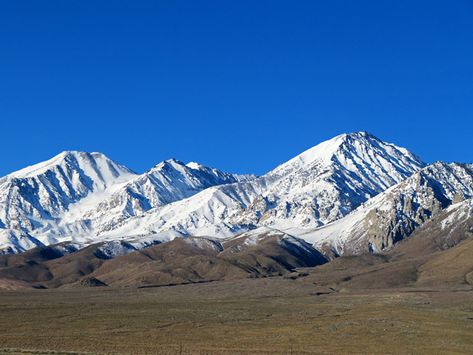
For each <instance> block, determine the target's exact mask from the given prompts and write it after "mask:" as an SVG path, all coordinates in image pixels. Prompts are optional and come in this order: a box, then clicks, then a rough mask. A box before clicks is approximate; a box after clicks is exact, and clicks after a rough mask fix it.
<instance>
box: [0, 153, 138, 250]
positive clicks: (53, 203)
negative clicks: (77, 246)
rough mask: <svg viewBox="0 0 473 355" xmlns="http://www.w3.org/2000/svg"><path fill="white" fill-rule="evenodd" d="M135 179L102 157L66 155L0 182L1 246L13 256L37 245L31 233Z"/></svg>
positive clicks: (80, 154) (123, 168)
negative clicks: (79, 205)
mask: <svg viewBox="0 0 473 355" xmlns="http://www.w3.org/2000/svg"><path fill="white" fill-rule="evenodd" d="M134 176H135V174H134V173H132V172H131V171H130V170H129V169H127V168H126V167H124V166H122V165H120V164H117V163H116V162H114V161H113V160H111V159H109V158H107V157H106V156H104V155H103V154H100V153H84V152H76V151H66V152H63V153H61V154H59V155H57V156H56V157H54V158H52V159H50V160H48V161H46V162H43V163H40V164H37V165H33V166H31V167H28V168H25V169H22V170H19V171H17V172H14V173H12V174H9V175H7V176H5V177H4V178H2V179H0V238H1V239H0V242H1V244H3V245H2V248H5V247H7V248H9V249H10V250H11V251H17V250H22V249H28V248H30V247H31V246H32V245H41V243H48V240H43V241H39V240H38V239H36V238H34V237H33V236H32V235H31V233H32V232H33V231H37V230H39V229H41V228H43V227H45V226H48V225H49V224H50V223H53V224H54V223H57V222H58V221H59V220H60V218H61V217H62V215H63V214H64V213H65V212H66V211H68V210H69V209H70V208H71V206H73V205H74V204H76V203H78V202H80V201H84V200H86V199H87V198H88V199H91V200H95V199H97V198H100V196H101V195H102V194H103V193H104V192H105V191H106V190H107V189H109V188H110V187H111V186H114V185H116V184H119V183H123V182H125V181H127V180H129V179H131V178H132V177H134Z"/></svg>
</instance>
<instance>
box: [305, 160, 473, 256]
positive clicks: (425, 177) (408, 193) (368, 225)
mask: <svg viewBox="0 0 473 355" xmlns="http://www.w3.org/2000/svg"><path fill="white" fill-rule="evenodd" d="M471 197H473V165H469V164H457V163H451V164H446V163H442V162H437V163H434V164H432V165H429V166H427V167H425V168H423V169H422V170H420V171H418V172H417V173H415V174H414V175H412V176H411V177H409V178H407V179H406V180H404V181H402V182H400V183H399V184H397V185H395V186H393V187H391V188H390V189H388V190H386V191H385V192H383V193H381V194H379V195H378V196H376V197H374V198H372V199H371V200H369V201H368V202H366V203H365V204H363V205H362V206H360V207H359V208H358V209H356V210H355V211H353V212H352V213H351V214H349V215H348V216H346V217H344V218H342V219H340V220H338V221H336V222H334V223H331V224H329V225H327V226H324V227H322V228H318V229H316V230H314V231H311V232H303V233H302V234H300V237H302V238H304V239H306V240H308V241H311V242H312V243H314V244H315V245H316V246H318V247H319V248H321V249H327V248H333V249H334V250H335V252H336V253H338V254H346V253H355V254H357V253H362V252H367V251H373V252H380V251H382V250H384V249H387V248H390V247H392V246H393V245H394V244H395V243H396V242H398V241H400V240H402V239H404V238H406V237H408V236H409V235H410V234H411V233H412V232H414V230H416V228H418V227H419V226H421V225H422V224H424V223H425V222H426V221H427V220H429V219H431V218H432V217H434V216H436V215H437V214H439V213H440V212H442V211H444V210H446V209H447V208H449V207H450V206H452V205H453V206H455V205H456V204H458V203H460V202H462V201H469V199H471ZM451 218H453V219H454V217H453V216H452V217H451Z"/></svg>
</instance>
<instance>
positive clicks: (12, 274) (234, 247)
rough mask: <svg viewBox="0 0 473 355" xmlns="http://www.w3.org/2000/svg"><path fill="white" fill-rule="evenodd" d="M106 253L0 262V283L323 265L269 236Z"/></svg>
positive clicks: (175, 277)
mask: <svg viewBox="0 0 473 355" xmlns="http://www.w3.org/2000/svg"><path fill="white" fill-rule="evenodd" d="M67 248H69V249H67ZM66 249H67V251H66ZM105 250H109V246H108V245H107V244H106V243H105V244H104V243H100V244H96V245H91V246H88V247H86V248H84V249H81V250H79V251H75V250H73V247H71V246H63V245H60V246H51V247H41V248H35V249H32V250H30V251H28V252H25V253H22V254H16V255H4V256H0V280H3V283H4V284H5V285H6V284H7V281H8V285H9V287H11V284H12V282H13V281H15V280H16V281H20V282H21V285H22V287H25V285H28V286H29V287H48V288H49V287H53V288H54V287H61V286H68V285H70V286H104V285H111V286H135V287H142V286H156V285H172V284H182V283H194V282H208V281H216V280H229V279H240V278H248V277H267V276H279V275H284V274H286V273H289V272H292V271H294V270H295V269H296V268H298V267H312V266H316V265H321V264H323V263H325V262H327V259H326V258H325V257H324V256H323V255H322V254H320V253H319V252H318V251H317V250H315V249H314V248H313V247H312V246H311V245H309V244H307V243H305V242H304V241H302V240H299V239H297V238H295V237H292V236H289V235H286V234H285V233H282V232H278V231H271V230H267V231H265V234H264V235H261V234H259V233H258V238H257V239H255V238H252V235H251V234H248V235H242V236H239V237H238V238H235V239H233V240H229V241H227V242H225V243H221V242H220V241H218V240H215V239H207V238H176V239H174V240H173V241H170V242H166V243H162V244H158V245H155V246H151V247H148V248H145V249H142V250H134V251H132V250H131V249H130V248H128V249H127V245H126V243H122V245H121V250H122V253H121V255H118V256H116V254H114V255H113V256H114V257H113V258H111V257H109V256H108V255H107V254H106V253H105V252H104V251H105Z"/></svg>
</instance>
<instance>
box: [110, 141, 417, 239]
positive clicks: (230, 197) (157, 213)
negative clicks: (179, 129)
mask: <svg viewBox="0 0 473 355" xmlns="http://www.w3.org/2000/svg"><path fill="white" fill-rule="evenodd" d="M423 166H424V164H423V163H422V162H421V161H420V160H419V159H418V158H416V157H415V156H414V155H412V154H411V153H409V152H408V151H407V150H405V149H404V148H399V147H396V146H395V145H393V144H389V143H385V142H382V141H381V140H379V139H377V138H375V137H373V136H372V135H370V134H368V133H364V132H358V133H352V134H343V135H340V136H337V137H335V138H333V139H331V140H329V141H327V142H323V143H321V144H319V145H317V146H315V147H314V148H311V149H309V150H307V151H306V152H304V153H302V154H301V155H299V156H297V157H295V158H294V159H291V160H290V161H288V162H287V163H285V164H283V165H280V166H279V167H277V168H276V169H274V170H273V171H271V172H269V173H268V174H266V175H264V176H262V177H260V178H257V179H254V180H252V181H246V182H240V183H235V184H229V185H224V186H218V187H212V188H209V189H206V190H204V191H202V192H201V193H198V194H196V195H194V196H192V197H190V198H188V199H184V200H181V201H177V202H175V203H172V204H169V205H166V206H164V207H159V208H155V209H151V210H149V211H148V212H147V213H145V214H143V215H142V216H137V217H134V218H130V219H129V220H128V221H126V222H125V223H122V224H117V225H116V226H115V229H113V230H111V231H109V232H108V235H115V236H120V235H133V234H136V235H140V234H143V235H148V234H152V233H158V232H166V231H171V230H172V231H178V232H179V233H182V234H184V235H212V236H216V237H228V236H232V235H235V234H236V233H239V232H244V231H246V230H249V229H252V228H255V227H256V226H270V227H273V228H276V229H280V230H285V229H288V228H293V227H300V228H314V227H318V226H321V225H324V224H327V223H330V222H332V221H335V220H337V219H339V218H341V217H343V216H345V215H347V214H348V213H349V212H351V211H352V210H353V209H355V208H356V207H358V206H359V205H360V204H361V203H363V202H365V201H367V200H368V199H369V198H371V197H373V196H375V195H377V194H378V193H380V192H382V191H384V190H385V189H386V188H388V187H389V186H392V185H394V184H396V183H399V182H400V181H402V180H404V179H405V178H407V177H409V176H410V175H412V174H413V173H414V172H416V171H418V170H419V169H420V168H422V167H423Z"/></svg>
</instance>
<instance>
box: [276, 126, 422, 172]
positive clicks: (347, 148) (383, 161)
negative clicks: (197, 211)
mask: <svg viewBox="0 0 473 355" xmlns="http://www.w3.org/2000/svg"><path fill="white" fill-rule="evenodd" d="M360 162H361V163H364V164H363V165H362V166H361V168H365V167H366V166H367V165H368V163H374V164H375V165H376V166H377V167H378V171H382V168H384V167H385V168H388V169H389V172H395V173H396V176H398V175H401V174H404V175H408V174H411V173H412V171H413V168H417V169H419V168H421V167H423V166H424V165H425V164H424V163H423V162H422V161H421V160H420V159H419V158H417V157H416V156H415V155H414V154H412V153H410V152H409V151H408V150H407V149H405V148H401V147H398V146H396V145H394V144H391V143H386V142H383V141H381V140H380V139H378V138H376V137H375V136H373V135H371V134H369V133H367V132H354V133H350V134H346V133H344V134H341V135H338V136H336V137H334V138H332V139H329V140H327V141H325V142H322V143H320V144H318V145H316V146H314V147H312V148H310V149H308V150H306V151H305V152H303V153H301V154H299V155H298V156H296V157H294V158H292V159H291V160H289V161H288V162H286V163H284V164H282V165H280V166H278V167H277V168H276V169H274V170H273V171H271V172H270V173H269V174H268V175H275V174H277V175H280V174H284V173H290V172H293V171H295V170H298V169H309V168H311V167H314V166H319V167H327V166H332V165H333V164H338V165H340V166H341V167H343V168H345V169H347V170H350V171H354V170H356V169H360V166H359V165H358V164H359V163H360ZM380 165H381V166H380Z"/></svg>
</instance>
